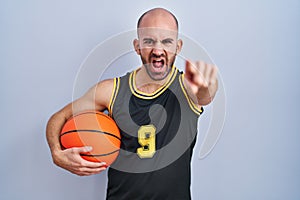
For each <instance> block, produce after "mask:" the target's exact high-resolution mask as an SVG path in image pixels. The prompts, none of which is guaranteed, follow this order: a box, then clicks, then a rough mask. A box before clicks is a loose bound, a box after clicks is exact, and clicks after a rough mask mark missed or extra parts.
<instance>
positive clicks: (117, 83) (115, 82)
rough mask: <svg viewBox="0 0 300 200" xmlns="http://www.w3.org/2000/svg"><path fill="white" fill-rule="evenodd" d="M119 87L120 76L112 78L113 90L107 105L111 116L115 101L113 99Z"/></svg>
mask: <svg viewBox="0 0 300 200" xmlns="http://www.w3.org/2000/svg"><path fill="white" fill-rule="evenodd" d="M119 87H120V78H114V85H113V90H112V94H111V97H110V101H109V105H108V112H109V115H110V116H111V117H112V112H113V107H114V103H115V100H116V97H117V94H118V91H119Z"/></svg>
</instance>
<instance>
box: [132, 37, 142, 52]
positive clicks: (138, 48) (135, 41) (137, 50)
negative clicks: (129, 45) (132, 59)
mask: <svg viewBox="0 0 300 200" xmlns="http://www.w3.org/2000/svg"><path fill="white" fill-rule="evenodd" d="M133 46H134V50H135V52H136V53H137V54H138V55H141V49H140V44H139V40H138V39H134V40H133Z"/></svg>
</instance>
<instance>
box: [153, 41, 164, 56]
mask: <svg viewBox="0 0 300 200" xmlns="http://www.w3.org/2000/svg"><path fill="white" fill-rule="evenodd" d="M152 53H153V54H154V55H155V56H157V57H159V56H163V55H164V49H163V47H162V45H161V43H160V42H157V43H156V44H155V46H154V47H153V50H152Z"/></svg>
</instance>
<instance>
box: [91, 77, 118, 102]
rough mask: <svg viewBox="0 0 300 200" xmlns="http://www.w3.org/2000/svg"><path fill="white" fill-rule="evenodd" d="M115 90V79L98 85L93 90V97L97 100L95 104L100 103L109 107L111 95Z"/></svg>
mask: <svg viewBox="0 0 300 200" xmlns="http://www.w3.org/2000/svg"><path fill="white" fill-rule="evenodd" d="M113 89H114V79H106V80H103V81H100V82H99V83H97V84H96V85H95V86H94V87H93V88H92V90H93V94H92V95H93V96H94V98H95V103H100V104H101V105H103V106H105V107H106V108H107V106H108V105H109V102H110V99H111V95H112V93H113Z"/></svg>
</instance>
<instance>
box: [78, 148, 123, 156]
mask: <svg viewBox="0 0 300 200" xmlns="http://www.w3.org/2000/svg"><path fill="white" fill-rule="evenodd" d="M118 151H119V149H117V150H115V151H112V152H109V153H104V154H83V153H81V154H80V155H81V156H88V157H100V156H108V155H110V154H114V153H116V152H118Z"/></svg>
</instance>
